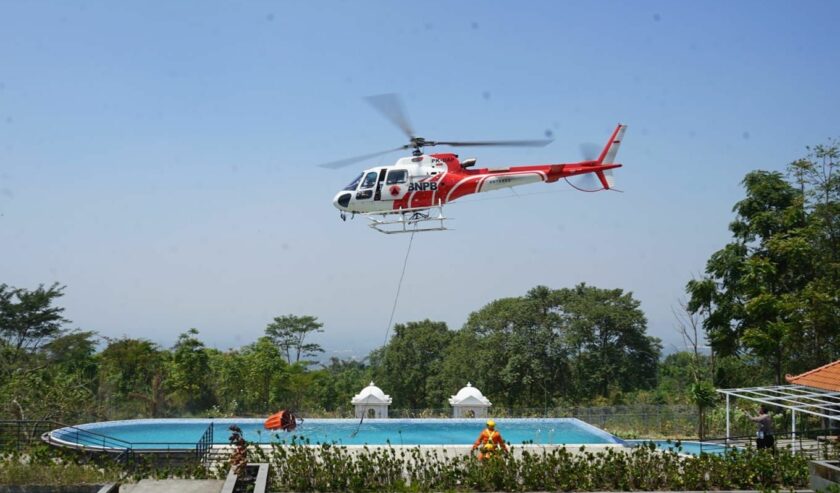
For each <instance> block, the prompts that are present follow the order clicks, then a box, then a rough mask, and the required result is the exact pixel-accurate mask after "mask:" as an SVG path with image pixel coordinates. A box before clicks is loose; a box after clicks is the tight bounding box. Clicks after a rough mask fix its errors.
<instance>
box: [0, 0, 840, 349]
mask: <svg viewBox="0 0 840 493" xmlns="http://www.w3.org/2000/svg"><path fill="white" fill-rule="evenodd" d="M838 14H840V4H838V3H836V2H829V1H815V2H807V3H796V4H794V3H790V2H781V1H771V2H758V1H747V2H736V3H732V2H723V1H717V2H705V3H673V2H647V1H643V2H632V3H629V2H586V3H580V4H578V3H559V2H548V1H545V2H526V3H524V4H520V5H517V6H516V7H514V6H512V5H511V4H507V3H502V2H458V3H449V2H423V3H422V4H408V5H407V4H394V3H389V2H370V3H364V4H358V3H354V2H331V3H328V4H313V3H308V2H302V3H283V4H277V3H274V2H253V3H243V4H233V3H221V2H212V3H207V2H178V3H163V2H158V3H140V2H138V3H133V4H120V5H119V6H117V5H115V4H113V3H109V2H99V1H94V2H89V1H75V2H35V3H32V2H5V3H3V4H0V62H1V63H0V67H2V70H0V273H2V276H0V282H3V283H7V284H9V285H12V286H17V287H26V288H30V289H33V288H35V287H37V285H38V284H42V283H43V284H51V283H53V282H59V283H61V284H64V285H67V289H66V296H64V297H63V298H62V299H61V300H60V304H61V305H62V306H64V307H65V308H66V312H65V315H66V316H67V318H69V319H71V320H72V322H73V323H72V324H71V325H70V327H78V328H81V329H83V330H95V331H97V332H98V333H99V334H101V335H103V336H108V337H120V336H123V335H128V336H131V337H143V338H148V339H151V340H153V341H155V342H158V343H159V344H161V345H163V346H170V345H172V344H173V343H174V342H175V339H176V338H177V335H178V334H179V333H181V332H184V331H186V330H187V329H189V328H191V327H195V328H197V329H199V330H200V337H201V339H202V340H204V341H205V342H206V343H207V344H208V345H210V346H215V347H218V348H220V349H225V348H228V347H237V346H240V345H242V344H247V343H250V342H253V341H254V340H256V339H257V338H258V337H259V336H260V335H262V333H263V330H264V328H265V326H266V324H267V323H268V322H269V321H270V320H271V319H272V318H273V317H274V316H278V315H285V314H296V315H307V314H308V315H314V316H317V317H318V318H319V320H320V321H322V322H323V323H324V324H325V333H324V334H322V335H320V336H319V337H318V338H316V340H315V342H319V343H321V344H322V345H323V346H324V347H325V348H326V349H327V350H328V354H331V355H336V356H342V357H346V356H356V357H362V356H364V355H366V354H367V353H368V351H370V350H371V349H373V348H375V347H377V346H380V345H381V344H382V343H383V342H384V337H385V331H386V326H387V322H388V317H389V315H390V310H391V306H392V303H393V301H394V293H395V289H396V287H397V282H398V280H399V275H400V269H401V268H402V263H403V258H404V255H405V252H406V247H407V246H408V241H409V238H408V236H400V235H394V236H386V235H381V234H378V233H376V232H374V231H372V230H370V229H369V228H368V227H367V225H366V221H365V220H364V218H356V219H355V220H352V221H351V220H348V221H347V222H341V221H340V219H339V217H338V211H336V210H335V209H333V208H332V206H331V204H330V200H331V198H332V197H333V195H334V193H335V192H336V191H337V190H338V189H340V188H341V187H343V186H344V185H346V184H347V182H349V181H350V180H351V179H352V178H354V176H355V175H356V174H357V173H358V172H359V170H361V169H363V168H365V167H370V166H374V165H378V164H390V163H392V162H393V161H395V160H396V159H397V158H398V157H400V156H401V155H400V154H399V153H396V154H393V155H389V156H387V157H385V158H382V159H379V158H377V159H375V160H373V161H372V162H364V163H360V164H359V165H357V166H350V167H348V168H344V169H342V170H337V171H333V170H325V169H322V168H318V167H316V166H315V164H317V163H320V162H325V161H330V160H334V159H341V158H344V157H350V156H354V155H358V154H364V153H366V152H373V151H376V150H380V149H386V148H389V147H396V146H397V145H400V144H403V143H404V142H403V136H402V135H401V134H400V132H399V131H398V130H397V129H395V128H393V127H391V126H390V125H389V124H388V122H386V121H385V120H384V119H382V118H381V116H380V115H378V114H377V113H376V112H375V111H373V110H372V109H371V108H370V107H369V106H368V105H367V104H366V103H365V101H364V100H363V98H364V97H365V96H369V95H372V94H379V93H386V92H396V93H400V94H401V95H402V96H403V98H404V99H405V102H406V106H407V110H408V112H409V115H410V117H411V119H412V123H413V124H414V127H415V128H416V129H417V131H418V133H420V135H422V136H424V137H426V138H430V139H439V140H443V139H452V140H454V139H471V140H482V139H521V138H543V137H545V136H546V135H550V136H552V137H553V138H555V142H554V143H552V144H551V145H549V146H547V147H545V148H537V149H470V150H469V151H468V152H460V154H461V156H462V157H477V158H478V164H479V165H481V166H489V167H494V166H506V165H516V164H535V163H548V162H571V161H577V160H579V159H580V151H579V145H580V144H581V143H595V144H597V145H598V146H601V145H603V143H604V142H605V140H606V139H607V137H608V136H609V133H610V131H611V130H612V129H613V128H614V127H615V125H616V123H618V122H621V123H626V124H628V125H629V129H628V131H627V135H626V137H625V140H624V143H623V144H622V148H621V151H620V152H619V156H618V158H619V159H618V161H619V162H621V163H623V164H624V168H622V169H620V170H618V171H617V172H616V174H615V177H616V181H617V185H616V186H617V187H618V188H619V189H621V190H623V191H624V193H609V192H603V193H593V194H587V193H580V192H575V191H573V190H571V188H570V187H568V186H567V185H565V184H560V183H558V184H553V185H545V184H536V185H532V186H530V187H524V188H519V189H517V190H516V194H514V193H511V192H506V191H502V192H491V193H489V194H482V195H478V196H474V197H472V198H467V199H463V200H459V201H458V202H456V203H454V204H452V205H451V206H449V207H447V215H448V216H450V217H453V218H455V221H454V223H453V227H454V228H455V229H454V230H453V231H448V232H445V233H428V234H422V235H417V236H416V237H415V238H414V243H413V246H412V252H411V256H410V258H409V261H408V265H407V270H406V277H405V281H404V283H403V286H402V293H401V296H400V300H399V305H398V308H397V312H396V317H395V322H396V323H402V322H408V321H414V320H421V319H425V318H429V319H432V320H442V321H445V322H447V324H448V325H449V327H450V329H458V328H460V327H461V326H462V324H463V323H464V322H465V321H466V319H467V317H468V315H469V313H470V312H472V311H475V310H478V309H479V308H481V307H482V306H484V305H485V304H486V303H489V302H490V301H492V300H494V299H497V298H502V297H507V296H520V295H523V294H525V293H526V292H527V290H528V289H530V288H532V287H534V286H536V285H540V284H542V285H546V286H549V287H551V288H555V289H556V288H562V287H571V286H574V285H576V284H578V283H581V282H585V283H587V284H590V285H594V286H597V287H601V288H622V289H624V290H627V291H632V292H633V293H634V296H635V297H636V298H637V299H639V300H640V301H641V302H642V309H643V310H644V312H645V313H646V315H647V317H648V322H649V323H648V332H649V334H650V335H654V336H657V337H660V338H662V339H663V341H664V346H665V351H666V352H669V351H672V350H673V349H674V348H678V347H680V346H682V341H681V339H680V337H679V335H678V334H677V332H676V331H675V330H674V325H675V323H674V317H673V314H672V313H671V310H672V308H674V307H676V306H677V305H678V302H679V300H680V298H682V297H683V296H684V286H685V284H686V282H687V281H688V280H689V279H691V278H692V276H697V275H700V274H701V273H702V271H703V269H704V266H705V262H706V260H707V259H708V257H709V255H710V254H711V253H713V252H714V251H716V250H718V249H719V248H721V247H722V246H723V245H724V244H725V243H726V242H727V241H728V239H729V234H728V231H727V229H726V228H727V225H728V223H729V221H730V220H731V219H732V212H731V209H732V206H733V205H734V204H735V202H737V201H738V200H740V198H742V196H743V193H742V189H741V188H740V185H739V182H740V180H741V179H742V178H743V176H744V175H745V174H746V173H747V172H748V171H750V170H754V169H759V168H761V169H769V170H783V169H784V167H785V166H786V165H787V164H788V163H789V162H791V161H793V160H794V159H797V158H799V157H802V156H804V155H805V153H806V149H805V147H806V146H808V145H814V144H819V143H823V142H825V140H826V139H827V138H829V137H836V136H837V135H838V131H837V125H836V115H837V113H838V109H840V98H838V96H837V89H836V81H837V80H838V79H840V77H838V75H840V68H838V64H837V60H838V59H839V58H840V57H838V48H837V43H836V39H835V38H836V26H835V25H834V24H835V19H837V18H838Z"/></svg>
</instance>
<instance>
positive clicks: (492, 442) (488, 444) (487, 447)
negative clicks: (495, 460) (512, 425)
mask: <svg viewBox="0 0 840 493" xmlns="http://www.w3.org/2000/svg"><path fill="white" fill-rule="evenodd" d="M479 447H480V450H479V451H478V460H484V459H486V458H488V457H490V456H492V455H493V453H494V452H495V451H496V450H498V449H501V450H504V451H505V452H507V450H508V448H507V445H505V441H504V439H502V434H501V433H499V432H498V431H496V422H495V421H493V420H492V419H488V420H487V428H485V429H483V430H481V433H480V434H479V435H478V439H476V441H475V443H474V444H473V446H472V450H475V449H478V448H479Z"/></svg>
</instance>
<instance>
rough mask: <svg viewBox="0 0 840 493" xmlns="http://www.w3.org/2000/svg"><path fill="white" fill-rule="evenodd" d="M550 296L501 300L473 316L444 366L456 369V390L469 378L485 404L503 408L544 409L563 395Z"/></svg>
mask: <svg viewBox="0 0 840 493" xmlns="http://www.w3.org/2000/svg"><path fill="white" fill-rule="evenodd" d="M561 311H562V310H561V308H560V306H559V298H558V294H557V292H556V291H552V290H550V289H548V288H547V287H545V286H537V287H535V288H533V289H531V290H530V291H529V292H528V293H526V295H525V296H522V297H515V298H503V299H499V300H495V301H493V302H491V303H489V304H487V305H485V306H484V307H483V308H482V309H481V310H478V311H476V312H473V313H471V314H470V316H469V318H468V319H467V322H466V324H464V328H463V329H462V332H465V334H464V335H463V336H461V337H459V339H461V340H463V344H465V350H464V351H461V352H459V351H453V352H450V354H449V358H457V359H458V360H460V361H459V362H454V361H451V360H450V362H449V363H448V365H447V366H448V367H450V368H453V367H454V368H458V367H460V368H459V369H458V373H460V374H461V375H463V376H461V377H460V379H459V380H460V381H457V382H452V384H455V385H457V387H454V388H458V387H460V386H463V385H464V384H465V383H466V382H465V381H463V380H464V377H465V376H469V375H473V377H471V378H472V381H473V383H477V384H478V386H479V387H480V388H481V389H482V392H484V393H485V394H486V395H487V396H488V397H489V398H490V399H491V401H492V400H494V399H495V400H496V401H501V403H504V404H505V405H507V406H509V407H511V406H523V407H547V406H549V405H550V404H551V403H552V401H553V398H554V396H555V394H557V393H561V394H565V393H566V392H567V391H568V387H567V381H568V378H566V376H567V374H568V361H567V355H566V353H567V351H566V347H565V346H564V344H563V340H562V336H563V334H564V331H565V328H566V327H565V325H564V323H563V319H562V316H561Z"/></svg>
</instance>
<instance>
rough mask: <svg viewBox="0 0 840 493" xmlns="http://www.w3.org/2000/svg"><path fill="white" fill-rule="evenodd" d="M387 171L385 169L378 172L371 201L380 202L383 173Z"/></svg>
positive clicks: (383, 179)
mask: <svg viewBox="0 0 840 493" xmlns="http://www.w3.org/2000/svg"><path fill="white" fill-rule="evenodd" d="M387 171H388V170H387V169H386V168H382V169H381V170H379V181H378V182H377V183H376V192H375V193H374V194H373V200H380V199H381V198H382V184H383V183H385V172H387Z"/></svg>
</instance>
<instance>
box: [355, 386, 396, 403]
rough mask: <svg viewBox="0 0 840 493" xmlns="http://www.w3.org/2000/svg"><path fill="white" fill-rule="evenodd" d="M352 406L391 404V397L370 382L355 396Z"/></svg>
mask: <svg viewBox="0 0 840 493" xmlns="http://www.w3.org/2000/svg"><path fill="white" fill-rule="evenodd" d="M350 403H351V404H390V403H391V396H390V395H385V392H382V389H380V388H379V387H377V386H376V385H374V384H373V382H370V385H368V386H367V387H365V388H363V389H362V391H361V392H359V393H358V394H356V395H354V396H353V399H352V400H351V401H350Z"/></svg>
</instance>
